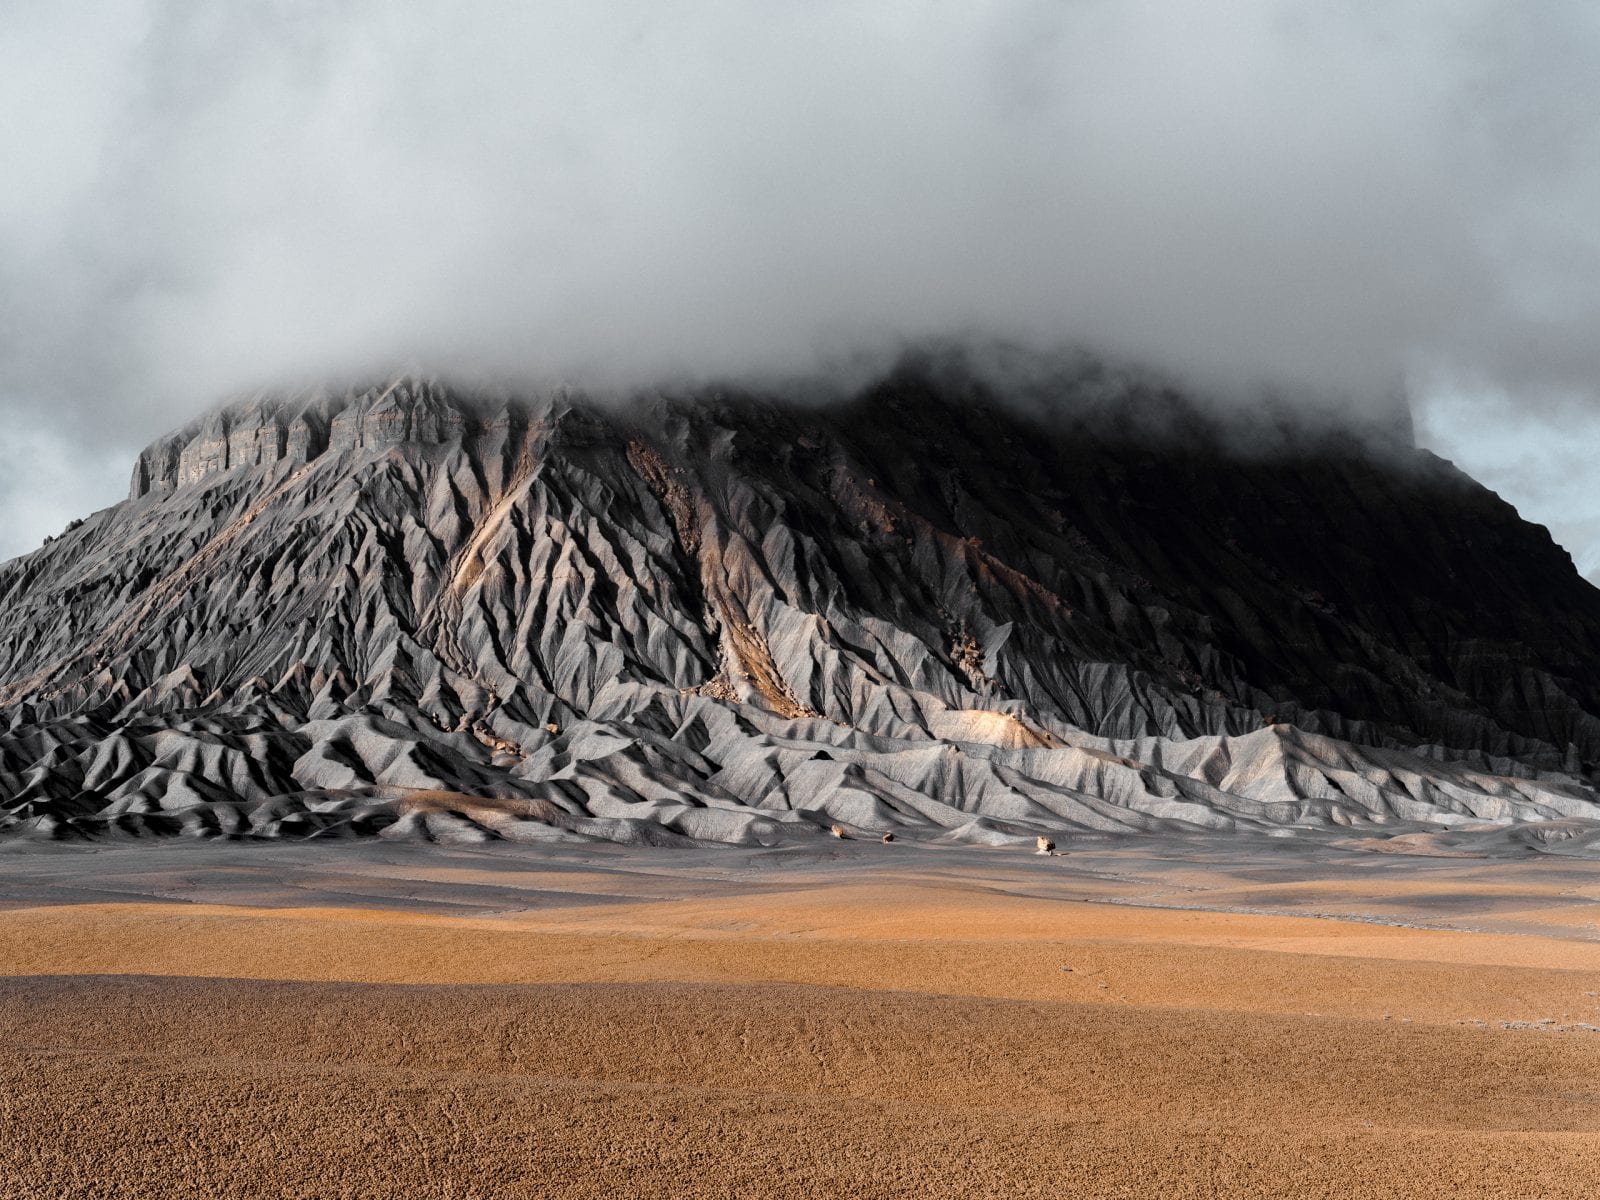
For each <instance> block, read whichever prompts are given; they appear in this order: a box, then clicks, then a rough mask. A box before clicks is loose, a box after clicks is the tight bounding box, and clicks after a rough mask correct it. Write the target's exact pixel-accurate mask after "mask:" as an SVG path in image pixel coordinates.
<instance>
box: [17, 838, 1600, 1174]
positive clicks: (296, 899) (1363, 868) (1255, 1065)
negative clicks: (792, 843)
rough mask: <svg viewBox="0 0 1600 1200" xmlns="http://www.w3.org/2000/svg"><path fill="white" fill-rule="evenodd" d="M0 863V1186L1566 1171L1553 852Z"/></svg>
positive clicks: (1596, 1145) (555, 852) (1575, 1065)
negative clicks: (3, 1182)
mask: <svg viewBox="0 0 1600 1200" xmlns="http://www.w3.org/2000/svg"><path fill="white" fill-rule="evenodd" d="M0 864H3V867H4V870H3V872H0V881H3V884H4V889H5V890H4V892H3V893H0V903H3V904H4V905H6V908H5V909H4V911H0V973H3V974H0V1020H3V1023H4V1028H5V1030H6V1036H5V1038H4V1042H3V1045H0V1174H3V1175H4V1177H5V1178H6V1179H7V1181H8V1188H7V1195H15V1196H18V1197H35V1196H37V1197H45V1196H48V1197H63V1196H72V1197H76V1196H150V1197H157V1196H160V1197H168V1196H175V1197H184V1196H195V1197H199V1196H207V1197H211V1196H219V1195H221V1196H241V1197H255V1196H261V1197H267V1196H272V1197H278V1196H306V1197H337V1196H343V1197H357V1196H359V1197H368V1196H373V1197H376V1196H389V1195H415V1196H422V1197H478V1196H481V1197H491V1196H493V1197H502V1196H510V1197H520V1196H529V1197H533V1196H547V1195H559V1196H596V1197H598V1196H663V1197H665V1196H740V1197H743V1196H749V1197H765V1196H779V1197H787V1196H796V1197H799V1196H810V1195H830V1194H832V1195H844V1196H923V1197H945V1196H949V1197H968V1196H1018V1195H1021V1196H1026V1195H1038V1196H1060V1195H1073V1194H1082V1195H1096V1196H1119V1197H1120V1196H1126V1197H1146V1196H1151V1195H1162V1196H1195V1197H1234V1196H1261V1197H1284V1196H1295V1197H1299V1196H1305V1197H1329V1198H1332V1197H1411V1196H1417V1197H1421V1196H1427V1197H1437V1196H1440V1195H1451V1196H1466V1197H1484V1198H1488V1197H1496V1198H1499V1197H1530V1198H1532V1197H1564V1196H1573V1197H1577V1196H1589V1195H1592V1194H1593V1193H1594V1190H1595V1189H1596V1187H1600V1088H1597V1085H1596V1080H1597V1079H1600V1032H1596V1031H1594V1028H1593V1027H1594V1026H1596V1025H1600V940H1597V939H1600V865H1597V864H1594V863H1591V862H1588V861H1584V860H1576V859H1561V858H1557V857H1554V856H1549V855H1541V856H1531V857H1527V858H1522V859H1516V860H1490V859H1462V858H1438V857H1430V858H1412V857H1402V856H1398V855H1373V854H1367V853H1360V852H1351V851H1343V850H1339V849H1337V848H1332V847H1328V846H1322V847H1312V846H1308V845H1306V844H1304V843H1300V842H1294V843H1288V844H1285V843H1283V842H1281V841H1279V840H1274V839H1249V838H1244V839H1240V838H1230V839H1220V838H1211V839H1174V840H1171V841H1167V840H1163V839H1160V838H1156V839H1136V840H1132V841H1129V840H1126V839H1123V840H1107V841H1103V842H1099V843H1089V844H1084V845H1082V846H1080V847H1075V848H1073V849H1072V852H1071V853H1070V854H1069V856H1068V857H1066V858H1036V857H1034V856H1031V855H1026V854H1023V855H1018V854H1015V853H1012V852H1007V851H1001V850H981V849H978V850H974V849H971V848H967V849H964V850H960V851H930V850H922V849H917V848H910V847H898V846H888V847H880V846H876V845H874V846H865V845H846V846H839V847H834V848H832V849H831V850H830V852H829V853H826V854H811V853H808V852H804V851H798V850H786V851H778V852H769V851H752V850H739V849H733V850H719V851H708V852H696V851H689V852H669V851H659V850H657V851H648V850H626V849H622V848H618V847H610V846H597V847H584V848H567V849H561V848H548V849H541V850H538V851H528V850H525V849H524V850H511V849H501V850H497V849H494V848H461V849H453V848H445V847H420V846H419V847H407V846H394V845H383V846H378V845H371V846H363V845H359V844H350V843H346V844H343V845H333V846H317V845H303V846H293V847H291V846H283V845H276V846H260V847H237V846H235V847H225V846H218V845H215V844H212V845H198V846H197V845H193V844H168V845H160V846H143V847H137V848H109V849H106V848H94V849H86V848H82V847H79V848H57V849H51V848H43V849H33V850H25V849H23V848H20V847H16V846H13V847H12V848H10V849H9V850H8V851H7V852H5V854H4V857H3V859H0ZM1150 905H1165V906H1176V907H1148V906H1150ZM1218 910H1221V911H1218ZM1308 913H1319V914H1325V915H1322V916H1309V915H1305V914H1308ZM1296 914H1298V915H1296ZM1332 914H1338V915H1339V916H1340V917H1342V918H1343V919H1329V916H1330V915H1332ZM1474 930H1475V932H1472V931H1474Z"/></svg>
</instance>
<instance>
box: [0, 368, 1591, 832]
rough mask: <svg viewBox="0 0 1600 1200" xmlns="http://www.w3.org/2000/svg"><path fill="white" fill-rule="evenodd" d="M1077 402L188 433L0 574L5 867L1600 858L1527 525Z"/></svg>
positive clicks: (518, 405)
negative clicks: (373, 855) (1535, 824)
mask: <svg viewBox="0 0 1600 1200" xmlns="http://www.w3.org/2000/svg"><path fill="white" fill-rule="evenodd" d="M1108 391H1110V392H1118V389H1117V388H1116V387H1114V386H1113V385H1112V384H1109V383H1108V382H1107V381H1105V380H1103V379H1101V380H1084V381H1082V382H1081V384H1080V385H1078V386H1074V387H1068V388H1066V389H1065V390H1064V391H1063V393H1062V394H1061V395H1059V396H1057V397H1055V398H1054V401H1053V402H1052V403H1051V404H1050V405H1048V406H1047V407H1045V408H1041V409H1038V410H1036V411H1033V412H1032V413H1031V414H1030V413H1023V412H1019V411H1018V410H1016V409H1015V408H1013V407H1009V406H1007V405H1005V404H1002V403H999V402H998V401H997V400H996V399H994V398H993V397H991V396H989V395H988V394H987V393H986V392H985V390H984V388H983V387H982V386H980V385H978V384H975V383H973V382H971V381H968V380H962V379H949V378H944V377H935V376H933V375H931V374H929V373H928V372H927V371H923V370H918V369H916V368H912V367H908V368H905V369H902V370H900V371H897V372H896V373H895V374H893V375H891V376H890V377H888V378H886V379H884V380H882V381H881V382H880V383H878V384H877V385H875V386H873V387H872V388H870V389H868V390H866V391H865V392H863V393H862V394H861V395H859V396H857V397H856V398H855V399H853V400H852V401H850V402H848V403H844V404H838V405H833V406H829V407H807V406H804V405H800V404H794V403H783V402H778V401H774V400H768V399H761V398H758V397H752V396H745V395H733V394H709V395H697V396H693V397H683V398H676V399H674V398H665V397H659V396H657V397H646V398H638V399H635V400H632V401H630V402H628V403H626V404H615V405H609V406H606V405H599V404H595V403H592V402H589V401H586V400H585V399H583V398H582V397H580V396H577V395H574V394H568V393H555V394H550V395H545V396H541V397H536V398H528V399H516V400H512V399H506V398H492V397H483V396H477V397H471V398H468V397H464V396H461V395H458V394H456V393H454V392H452V391H451V390H450V389H448V388H446V387H444V386H441V385H439V384H436V383H432V382H428V381H424V380H414V379H400V380H397V381H394V382H392V383H390V384H388V385H386V386H383V387H378V388H372V389H368V390H357V391H352V392H349V393H328V394H315V395H300V396H279V397H270V396H269V397H261V398H257V399H254V400H251V401H248V402H243V403H239V404H235V405H232V406H230V407H228V408H225V409H222V410H219V411H217V412H214V413H212V414H210V415H208V416H207V417H205V418H204V419H203V420H201V421H199V422H196V423H195V424H193V425H191V426H190V427H188V428H186V429H184V430H182V431H180V432H179V433H176V434H174V435H172V436H170V437H168V438H165V439H163V440H161V441H160V442H158V443H156V444H155V445H153V446H152V447H150V448H149V449H148V450H146V451H145V452H144V453H143V454H142V455H141V456H140V457H139V460H138V463H137V465H136V467H135V469H134V473H133V484H132V489H131V495H130V498H129V499H128V501H127V502H125V503H123V504H121V505H118V506H116V507H114V508H112V509H108V510H106V511H104V512H101V513H97V514H95V515H94V516H93V517H91V518H89V519H88V520H87V521H85V522H84V523H83V524H82V525H81V526H79V527H78V528H76V529H74V530H72V531H70V532H68V533H66V534H64V535H63V536H62V537H60V538H58V539H56V540H54V541H52V542H51V543H50V544H48V545H47V546H46V547H44V548H43V549H41V550H39V551H37V552H35V553H33V554H31V555H28V556H26V557H24V558H21V559H17V560H15V561H13V562H10V563H8V564H5V565H4V566H0V722H3V724H0V828H3V829H6V830H9V831H11V832H13V833H23V832H26V833H30V834H33V835H45V834H49V835H53V836H75V835H77V836H81V835H98V834H104V833H113V832H122V833H128V834H144V833H151V834H160V833H172V832H191V833H200V834H219V835H240V836H245V835H248V836H307V835H329V834H334V833H350V834H367V833H373V834H382V835H385V836H401V835H416V836H426V837H433V838H447V839H455V838H485V837H510V838H524V839H548V838H563V839H565V838H574V837H578V838H582V837H595V838H608V839H621V840H632V841H653V842H665V843H670V842H674V841H679V840H683V839H693V840H707V841H755V842H769V841H776V840H779V839H780V838H783V837H785V836H788V835H791V834H794V835H798V834H803V835H806V836H816V835H824V834H826V833H827V832H828V831H829V830H830V829H831V828H834V827H839V828H842V829H845V830H848V831H852V836H855V831H860V832H861V833H869V832H870V833H871V834H872V835H873V836H879V835H881V834H882V833H883V832H884V831H886V830H889V829H891V828H892V829H894V830H895V831H896V832H897V833H899V834H900V835H901V836H907V835H909V836H912V837H919V836H920V837H923V838H928V837H937V838H942V839H951V840H966V841H975V842H983V843H1015V844H1018V845H1026V844H1029V843H1031V842H1032V841H1033V839H1034V838H1035V837H1037V836H1041V834H1040V831H1041V830H1043V831H1046V832H1054V831H1059V830H1063V829H1072V828H1087V829H1105V830H1120V829H1143V828H1154V827H1174V826H1175V827H1193V828H1212V829H1232V828H1244V829H1250V828H1255V829H1266V830H1287V829H1309V828H1321V827H1327V826H1333V825H1352V826H1361V827H1368V826H1372V825H1380V826H1381V825H1394V826H1396V827H1403V828H1424V827H1427V826H1430V825H1432V826H1437V825H1441V824H1442V825H1472V824H1481V823H1488V822H1495V823H1501V824H1504V823H1512V822H1520V821H1530V820H1545V819H1551V818H1558V817H1559V818H1569V819H1573V820H1578V821H1583V820H1586V819H1589V818H1595V817H1600V804H1597V802H1596V797H1595V793H1594V791H1593V789H1592V786H1591V785H1592V782H1593V779H1594V772H1595V764H1596V763H1597V762H1600V671H1597V667H1600V592H1597V591H1596V590H1595V589H1594V588H1593V587H1592V586H1591V585H1589V584H1588V583H1586V582H1585V581H1584V580H1582V579H1581V578H1579V576H1578V575H1577V573H1576V572H1575V570H1574V569H1573V566H1572V563H1571V561H1570V559H1569V558H1568V556H1567V555H1566V554H1565V552H1563V551H1562V550H1561V549H1560V548H1559V547H1557V546H1556V545H1555V544H1554V543H1553V542H1552V541H1551V540H1550V538H1549V536H1548V534H1547V533H1546V532H1545V531H1544V530H1543V529H1540V528H1538V527H1536V526H1531V525H1528V524H1527V523H1525V522H1523V521H1521V520H1520V519H1519V518H1518V517H1517V515H1516V513H1515V512H1514V511H1513V510H1512V509H1511V508H1510V506H1508V505H1506V504H1505V503H1504V502H1502V501H1501V500H1499V499H1498V498H1497V497H1495V496H1494V495H1493V494H1492V493H1490V492H1488V491H1486V490H1485V489H1483V488H1481V487H1480V486H1478V485H1477V484H1475V483H1473V482H1472V481H1471V480H1470V479H1468V478H1466V477H1465V476H1463V475H1461V474H1460V473H1459V472H1457V471H1455V470H1454V469H1453V468H1452V467H1450V466H1449V465H1448V464H1446V463H1444V462H1441V461H1439V460H1437V459H1435V458H1433V457H1431V456H1429V455H1426V454H1423V453H1420V452H1417V451H1414V450H1412V449H1410V448H1409V447H1403V446H1400V447H1389V448H1387V449H1377V448H1374V447H1372V446H1369V445H1365V444H1360V443H1357V442H1356V441H1354V440H1352V439H1349V438H1346V437H1342V436H1340V435H1337V434H1334V433H1331V432H1327V431H1324V432H1322V433H1308V432H1303V431H1301V432H1296V431H1295V430H1294V429H1292V428H1282V427H1278V426H1273V427H1272V428H1271V429H1267V428H1253V427H1252V426H1251V424H1250V423H1248V422H1245V421H1244V420H1243V419H1242V418H1237V417H1235V418H1231V419H1229V420H1222V419H1220V418H1214V417H1207V416H1204V415H1202V414H1200V413H1199V412H1197V411H1196V410H1194V409H1192V408H1190V407H1188V406H1186V405H1184V404H1183V402H1182V401H1181V400H1180V399H1178V398H1177V397H1174V396H1172V395H1171V394H1169V393H1164V392H1160V391H1156V390H1150V389H1140V388H1137V387H1129V388H1125V389H1122V391H1121V392H1120V393H1118V394H1116V395H1115V396H1114V397H1113V398H1112V399H1110V400H1108V399H1107V398H1106V397H1107V394H1108ZM1123 393H1125V394H1123ZM1261 424H1263V425H1264V424H1265V423H1264V422H1262V423H1261Z"/></svg>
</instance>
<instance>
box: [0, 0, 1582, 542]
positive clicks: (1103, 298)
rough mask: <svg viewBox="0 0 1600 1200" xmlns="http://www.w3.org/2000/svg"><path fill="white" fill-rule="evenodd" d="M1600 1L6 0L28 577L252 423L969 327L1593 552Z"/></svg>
mask: <svg viewBox="0 0 1600 1200" xmlns="http://www.w3.org/2000/svg"><path fill="white" fill-rule="evenodd" d="M1597 114H1600V6H1596V5H1594V4H1591V3H1586V2H1582V0H1573V2H1566V0H1545V2H1542V3H1538V4H1527V3H1509V2H1507V3H1501V2H1490V0H1450V2H1448V3H1445V2H1440V3H1428V2H1425V0H1424V2H1416V3H1408V4H1404V5H1396V4H1392V3H1380V2H1376V0H1372V2H1368V0H1360V2H1356V0H1350V2H1345V3H1341V2H1339V0H1321V2H1319V3H1315V4H1306V3H1304V2H1303V0H1210V2H1208V3H1205V4H1198V3H1197V4H1185V3H1179V2H1177V0H1163V2H1161V3H1154V2H1151V3H1144V2H1139V0H1079V2H1076V3H1074V2H1071V0H1048V2H1037V3H1034V2H1023V0H918V2H912V0H874V2H872V3H867V2H861V3H848V4H847V3H832V2H829V0H747V2H744V3H732V2H727V3H712V2H710V0H703V2H680V0H655V2H654V3H638V2H637V0H630V2H629V3H613V2H610V0H578V2H570V3H569V2H567V0H544V2H540V3H509V2H508V3H493V4H492V3H484V2H478V0H450V2H449V3H446V2H444V0H409V2H408V3H404V4H395V3H390V2H388V0H383V2H380V0H350V2H347V3H338V2H337V0H257V2H254V3H251V2H247V0H237V2H234V3H227V4H195V3H162V2H158V0H103V2H94V0H82V2H80V0H6V3H5V4H4V5H3V6H0V418H3V424H0V555H4V554H8V553H16V552H20V551H22V550H25V549H28V548H31V547H32V546H34V545H36V544H37V543H38V541H39V539H40V537H41V536H42V535H43V534H45V533H48V532H52V531H54V530H58V529H59V528H60V527H61V526H62V525H63V524H65V522H66V521H67V520H68V519H69V518H70V517H72V516H76V515H81V514H83V513H84V512H86V511H88V510H90V509H93V508H95V507H99V506H101V505H104V504H106V503H109V502H111V501H113V500H115V499H116V498H117V497H118V496H120V495H121V494H122V491H123V489H124V486H125V483H126V478H127V473H128V468H129V466H130V463H131V457H132V455H133V453H134V452H135V451H136V450H137V448H138V447H139V446H140V445H142V444H143V443H144V442H146V441H148V440H150V439H151V438H153V437H155V436H156V435H158V434H159V433H161V432H163V431H165V430H166V429H167V428H169V427H171V426H173V425H176V424H179V423H181V422H182V421H184V420H186V419H187V418H188V417H190V416H191V415H193V414H194V413H195V412H196V411H198V410H199V409H200V408H202V407H204V406H205V405H206V404H208V403H210V402H212V401H213V400H215V399H216V398H217V397H219V396H221V395H223V394H225V393H228V392H230V391H233V390H237V389H240V388H246V387H254V386H258V385H263V384H270V383H273V382H275V381H279V380H290V379H301V378H305V377H308V376H312V377H314V376H316V375H319V374H326V373H339V374H347V373H349V372H352V371H368V370H370V371H384V370H388V369H390V368H392V367H394V366H397V365H404V366H411V365H421V366H423V367H430V368H438V369H447V370H448V369H461V368H463V367H467V368H471V369H473V370H475V371H481V372H490V373H495V372H508V373H515V374H536V375H544V374H558V375H561V376H563V377H567V378H579V379H584V378H595V379H600V380H603V381H608V382H619V381H620V382H627V381H632V380H643V379H648V378H651V377H653V376H657V375H661V374H672V375H683V374H690V375H695V374H728V373H739V372H744V371H761V372H771V371H779V372H795V371H804V370H806V369H808V368H809V367H810V366H811V365H813V364H815V363H817V362H819V361H822V360H826V359H829V358H837V357H839V356H841V355H844V354H848V353H850V352H852V351H853V350H855V349H857V348H860V347H867V348H869V349H870V348H872V347H874V346H881V345H885V344H889V343H892V342H893V341H894V340H895V339H898V338H903V337H917V336H923V335H929V334H945V333H951V332H972V333H979V334H983V335H998V336H1004V337H1008V338H1013V339H1019V340H1022V341H1024V342H1037V343H1039V344H1040V345H1046V346H1053V345H1057V344H1060V343H1062V342H1074V343H1078V344H1083V345H1088V346H1091V347H1093V348H1096V349H1099V350H1102V351H1104V352H1106V353H1109V354H1111V355H1113V356H1117V357H1124V358H1132V359H1137V360H1140V361H1143V362H1147V363H1149V364H1151V365H1153V366H1155V367H1157V368H1160V369H1163V370H1166V371H1170V372H1173V373H1176V374H1178V375H1181V376H1183V377H1185V378H1190V379H1194V380H1195V381H1197V383H1198V384H1199V385H1200V386H1202V387H1204V388H1207V389H1210V390H1212V391H1216V392H1222V393H1226V394H1229V395H1233V396H1236V397H1248V396H1249V395H1250V394H1251V393H1252V391H1253V390H1255V389H1257V388H1260V387H1263V386H1270V387H1273V388H1274V389H1277V390H1280V391H1282V390H1289V391H1293V392H1297V393H1304V394H1306V395H1309V396H1314V397H1317V398H1319V400H1320V401H1321V402H1327V401H1328V400H1332V401H1334V402H1335V403H1338V404H1341V405H1347V406H1350V407H1352V408H1354V409H1356V410H1360V409H1364V408H1368V407H1374V406H1381V405H1383V404H1386V403H1391V402H1392V398H1393V397H1394V396H1396V395H1397V394H1401V393H1404V394H1408V395H1409V396H1410V397H1411V399H1412V403H1413V405H1414V407H1415V409H1416V411H1417V416H1418V427H1419V430H1420V432H1421V435H1422V437H1423V439H1424V440H1425V441H1426V442H1427V443H1428V444H1430V445H1432V446H1434V447H1436V448H1438V449H1439V450H1440V451H1441V452H1442V453H1445V454H1447V456H1449V457H1451V458H1454V459H1455V460H1456V461H1458V462H1459V463H1461V464H1462V465H1463V466H1465V467H1466V468H1467V469H1469V470H1471V471H1473V472H1474V473H1475V474H1477V475H1478V476H1479V477H1480V478H1483V479H1484V480H1485V481H1486V482H1488V483H1490V484H1491V485H1492V486H1494V487H1496V488H1497V490H1500V491H1501V492H1502V494H1504V495H1506V496H1508V497H1509V498H1511V499H1512V500H1513V501H1514V502H1516V503H1517V504H1518V505H1519V507H1521V508H1522V510H1523V511H1524V513H1525V514H1526V515H1528V516H1530V517H1532V518H1533V519H1536V520H1539V521H1542V522H1544V523H1547V524H1549V525H1550V526H1551V527H1552V529H1554V530H1555V531H1556V532H1557V534H1558V536H1559V537H1561V538H1562V539H1563V540H1564V541H1565V543H1566V544H1567V545H1568V547H1569V548H1570V549H1572V550H1573V551H1574V553H1575V556H1576V557H1577V558H1578V559H1579V562H1580V565H1581V566H1583V567H1584V568H1585V569H1591V568H1594V567H1596V566H1597V565H1600V497H1595V496H1594V494H1593V493H1594V489H1593V488H1592V487H1591V476H1592V469H1591V467H1590V464H1591V463H1593V462H1594V461H1595V456H1596V454H1597V453H1600V394H1597V390H1600V336H1597V331H1600V219H1597V217H1596V214H1597V213H1600V120H1597V119H1596V117H1597Z"/></svg>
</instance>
